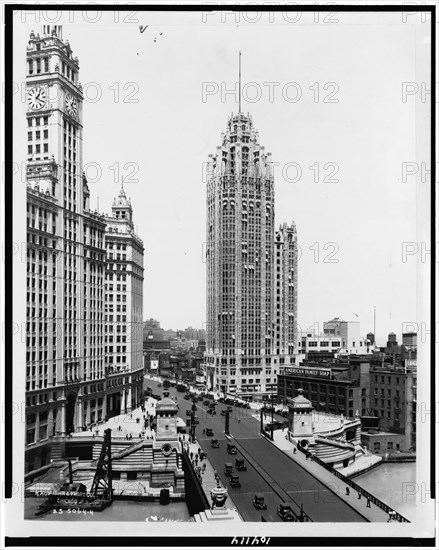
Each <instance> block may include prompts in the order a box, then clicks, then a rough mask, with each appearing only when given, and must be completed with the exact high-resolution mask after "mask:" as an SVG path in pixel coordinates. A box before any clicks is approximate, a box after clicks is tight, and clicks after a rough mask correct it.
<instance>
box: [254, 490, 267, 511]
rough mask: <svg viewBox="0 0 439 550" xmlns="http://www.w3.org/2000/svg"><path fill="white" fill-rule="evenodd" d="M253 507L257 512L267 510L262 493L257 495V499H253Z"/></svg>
mask: <svg viewBox="0 0 439 550" xmlns="http://www.w3.org/2000/svg"><path fill="white" fill-rule="evenodd" d="M253 506H254V507H255V508H256V510H266V509H267V505H266V504H265V501H264V495H263V494H262V493H256V494H255V498H254V499H253Z"/></svg>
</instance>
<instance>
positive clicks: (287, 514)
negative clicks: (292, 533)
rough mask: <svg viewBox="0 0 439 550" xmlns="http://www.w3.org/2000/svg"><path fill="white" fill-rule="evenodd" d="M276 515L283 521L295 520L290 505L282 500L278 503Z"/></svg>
mask: <svg viewBox="0 0 439 550" xmlns="http://www.w3.org/2000/svg"><path fill="white" fill-rule="evenodd" d="M277 515H278V516H279V517H280V518H281V519H282V520H283V521H296V518H295V516H294V514H293V511H292V510H291V506H290V505H289V504H285V503H283V502H282V503H281V504H280V505H279V508H278V509H277Z"/></svg>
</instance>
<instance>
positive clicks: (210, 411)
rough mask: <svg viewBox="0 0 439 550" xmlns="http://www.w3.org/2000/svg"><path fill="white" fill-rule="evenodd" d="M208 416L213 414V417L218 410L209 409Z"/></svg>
mask: <svg viewBox="0 0 439 550" xmlns="http://www.w3.org/2000/svg"><path fill="white" fill-rule="evenodd" d="M207 414H211V415H212V416H213V415H214V414H216V410H215V409H207Z"/></svg>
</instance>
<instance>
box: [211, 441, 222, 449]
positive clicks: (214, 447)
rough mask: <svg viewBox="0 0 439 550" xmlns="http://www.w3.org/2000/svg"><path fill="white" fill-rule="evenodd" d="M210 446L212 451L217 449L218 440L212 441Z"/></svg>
mask: <svg viewBox="0 0 439 550" xmlns="http://www.w3.org/2000/svg"><path fill="white" fill-rule="evenodd" d="M210 446H211V447H212V449H219V446H220V445H219V441H218V439H212V441H211V442H210Z"/></svg>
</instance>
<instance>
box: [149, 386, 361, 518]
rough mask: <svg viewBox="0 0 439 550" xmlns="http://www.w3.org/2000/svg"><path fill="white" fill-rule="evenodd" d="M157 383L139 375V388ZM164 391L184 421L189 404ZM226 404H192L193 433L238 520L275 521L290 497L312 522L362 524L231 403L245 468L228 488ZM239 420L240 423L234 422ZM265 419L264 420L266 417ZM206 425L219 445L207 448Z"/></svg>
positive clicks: (232, 424)
mask: <svg viewBox="0 0 439 550" xmlns="http://www.w3.org/2000/svg"><path fill="white" fill-rule="evenodd" d="M157 384H158V383H157V382H154V381H152V380H149V379H145V387H146V386H151V387H152V388H153V391H154V393H155V392H156V391H157V393H160V392H161V391H162V390H163V388H158V387H157ZM170 395H171V396H173V397H174V398H176V399H177V402H178V404H179V407H180V409H179V413H180V415H181V417H182V418H183V419H184V420H185V412H186V409H189V408H190V407H191V402H190V401H188V400H185V399H184V398H183V396H184V394H183V393H179V392H177V391H176V389H175V388H170ZM225 407H226V406H225V405H223V404H221V403H218V405H217V407H216V409H217V414H216V415H214V416H211V415H209V414H207V406H204V405H203V404H202V402H201V401H199V402H198V403H197V416H198V418H199V420H200V423H199V424H198V425H197V426H196V437H197V440H198V442H199V444H200V446H201V447H202V448H203V450H204V451H206V453H207V455H208V458H209V461H210V462H211V464H212V466H213V467H214V468H215V469H216V470H217V472H218V474H219V476H220V478H221V481H222V482H223V483H224V484H225V485H226V486H227V487H228V490H229V493H230V495H231V497H232V499H233V501H234V502H235V504H236V506H237V508H238V510H239V512H240V514H241V515H242V517H243V519H244V521H261V515H264V517H265V518H266V519H267V520H268V521H281V519H280V518H279V516H278V515H277V512H276V510H277V508H278V506H279V503H280V502H281V501H282V500H284V501H286V500H288V499H290V500H291V502H290V504H291V505H292V507H293V510H294V511H295V512H296V513H297V512H298V511H299V509H300V506H301V505H303V510H304V512H305V513H307V514H308V515H309V516H310V518H311V519H312V520H313V521H314V522H364V521H366V520H365V518H364V517H363V516H361V515H360V514H359V513H358V512H357V511H356V510H354V509H353V508H351V507H350V506H349V505H348V504H347V503H346V502H344V501H343V500H342V499H340V498H339V497H338V496H337V495H336V494H334V493H333V492H332V491H330V490H329V489H328V488H327V487H326V486H325V485H323V484H322V483H321V482H320V481H318V480H317V479H316V478H314V477H313V476H312V475H311V474H310V473H308V472H307V471H306V470H305V469H304V468H302V467H301V466H300V465H299V464H297V463H295V462H294V461H293V460H291V459H290V458H288V457H287V456H286V455H285V454H284V453H283V452H282V451H280V450H279V449H277V448H276V447H275V446H274V445H272V444H271V443H270V442H269V441H266V440H265V439H264V438H263V437H261V436H260V435H259V420H257V419H255V418H253V417H252V416H251V415H252V414H254V411H253V410H252V409H242V408H239V407H232V409H233V412H232V413H230V434H231V436H232V439H233V438H234V439H236V444H237V447H238V449H241V448H242V450H243V454H244V455H245V458H247V460H246V465H247V471H246V472H236V473H238V475H239V477H240V481H241V485H242V487H241V488H236V489H234V488H232V487H230V483H229V481H228V479H227V478H226V476H225V475H224V471H223V470H224V463H225V462H232V463H233V464H234V462H235V458H236V457H240V456H241V453H239V452H238V454H237V455H234V456H233V455H229V454H228V453H227V451H226V446H227V445H226V444H227V438H226V436H225V434H224V427H225V426H224V425H225V417H224V416H221V415H220V411H221V409H222V408H225ZM238 419H240V422H238ZM267 420H268V418H267ZM205 427H208V428H212V430H213V432H214V437H215V438H216V439H218V440H219V442H220V448H219V449H212V448H211V446H210V440H211V437H207V436H206V435H204V434H203V433H202V432H203V428H205ZM334 490H335V491H337V479H334ZM256 492H261V493H263V494H264V497H265V502H266V504H267V511H263V512H262V511H257V510H256V509H255V508H254V506H253V503H252V501H253V497H254V494H255V493H256Z"/></svg>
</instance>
